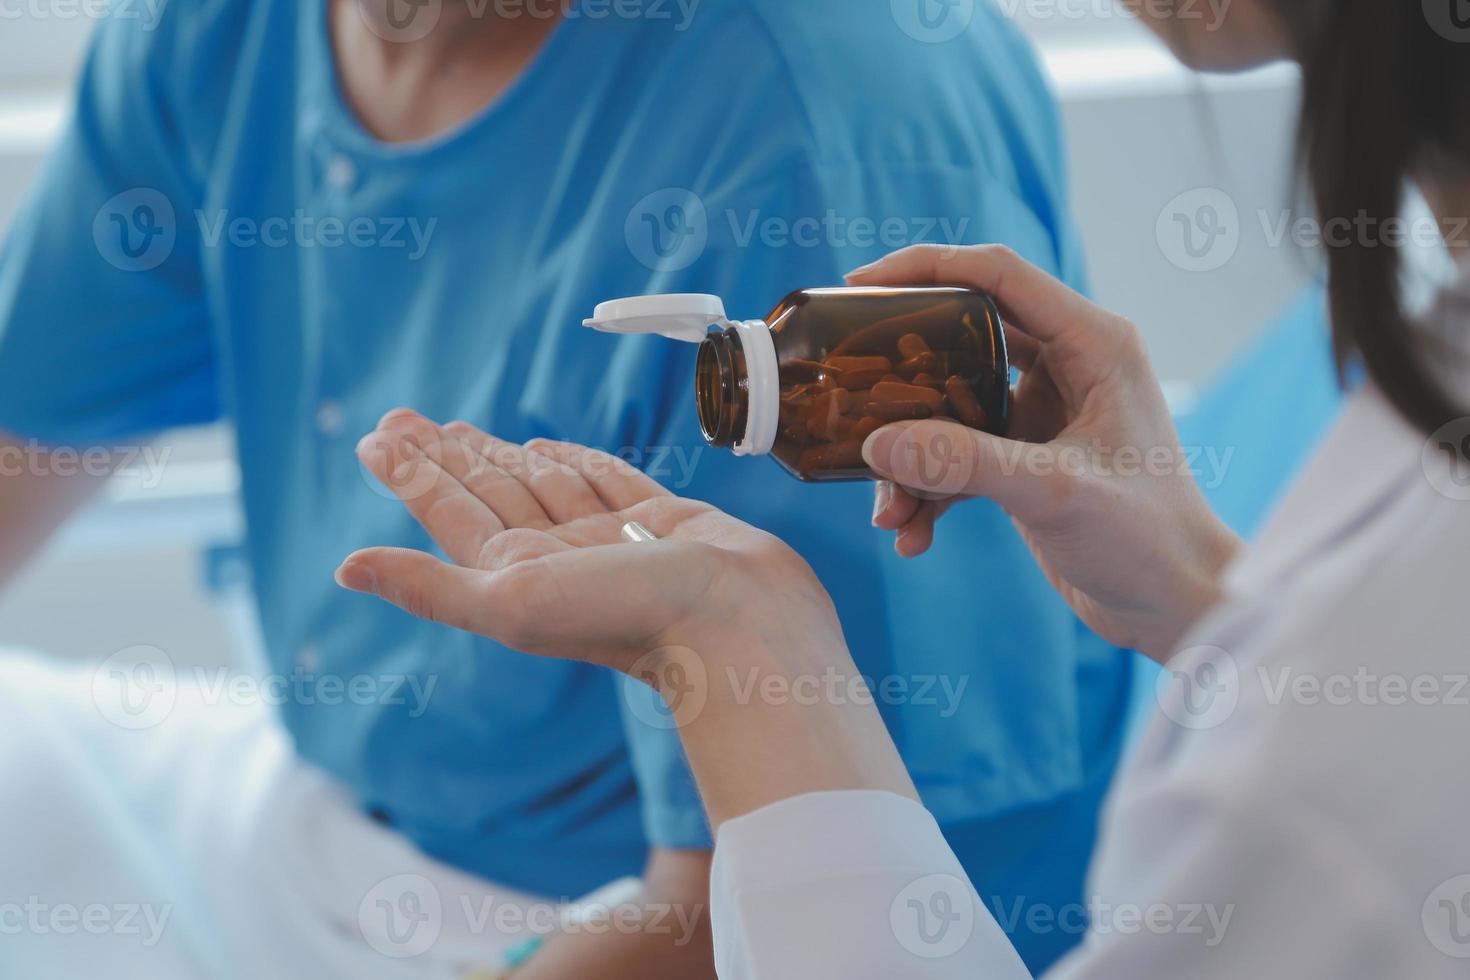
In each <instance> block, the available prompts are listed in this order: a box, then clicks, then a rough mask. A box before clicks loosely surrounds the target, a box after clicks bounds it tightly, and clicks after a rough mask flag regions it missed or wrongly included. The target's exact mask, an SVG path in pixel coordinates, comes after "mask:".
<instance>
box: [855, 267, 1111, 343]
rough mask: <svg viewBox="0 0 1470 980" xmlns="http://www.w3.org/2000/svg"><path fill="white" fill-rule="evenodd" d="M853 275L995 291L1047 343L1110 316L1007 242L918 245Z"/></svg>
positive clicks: (864, 281) (861, 281)
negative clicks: (1033, 263)
mask: <svg viewBox="0 0 1470 980" xmlns="http://www.w3.org/2000/svg"><path fill="white" fill-rule="evenodd" d="M847 278H848V282H850V283H852V284H854V285H884V286H910V285H946V286H973V287H974V288H976V289H980V290H983V291H984V292H986V293H989V294H990V295H991V296H992V297H993V298H994V299H995V301H996V303H997V304H999V306H1000V307H1001V310H1002V311H1003V312H1005V314H1006V316H1007V318H1008V319H1010V320H1011V321H1012V322H1013V325H1014V326H1015V327H1017V328H1019V329H1020V330H1022V331H1024V332H1025V333H1028V334H1030V335H1031V336H1032V337H1035V338H1037V339H1038V340H1043V341H1046V340H1055V339H1057V338H1058V337H1061V336H1063V335H1065V334H1066V333H1067V332H1068V331H1071V330H1074V329H1076V327H1077V325H1078V324H1082V323H1087V322H1089V321H1094V320H1096V319H1098V318H1099V317H1105V316H1107V314H1105V313H1104V312H1103V311H1102V310H1101V309H1099V308H1098V307H1096V306H1094V305H1093V304H1092V303H1090V302H1089V301H1088V300H1087V299H1086V298H1084V297H1083V296H1082V295H1081V294H1080V293H1078V292H1076V291H1075V290H1073V289H1072V288H1070V287H1069V286H1067V285H1066V284H1065V283H1063V282H1061V281H1059V280H1058V279H1056V278H1054V277H1053V276H1050V275H1048V274H1047V273H1045V272H1043V271H1041V270H1040V269H1038V268H1037V267H1036V266H1034V265H1032V264H1031V263H1029V262H1027V261H1026V260H1025V259H1023V258H1021V257H1020V256H1019V255H1017V254H1016V253H1015V252H1013V251H1011V250H1010V249H1008V248H1006V247H1005V246H1002V245H975V246H969V247H965V248H957V247H955V246H951V245H914V246H911V247H909V248H905V249H902V250H900V251H897V252H894V253H893V254H891V255H888V256H886V257H884V258H881V259H879V260H878V261H877V262H874V263H873V264H872V265H867V266H863V267H862V268H861V269H856V270H854V271H853V272H851V273H849V274H848V277H847Z"/></svg>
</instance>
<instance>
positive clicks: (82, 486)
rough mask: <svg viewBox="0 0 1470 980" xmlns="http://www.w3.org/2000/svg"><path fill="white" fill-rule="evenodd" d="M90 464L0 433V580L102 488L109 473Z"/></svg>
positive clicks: (1, 582)
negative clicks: (62, 457) (66, 459)
mask: <svg viewBox="0 0 1470 980" xmlns="http://www.w3.org/2000/svg"><path fill="white" fill-rule="evenodd" d="M110 468H111V467H110V466H109V467H107V469H109V470H110ZM86 470H87V468H85V467H81V466H78V465H77V464H76V462H75V459H73V461H72V462H71V463H68V464H67V465H66V466H62V465H61V464H60V462H59V461H56V465H53V460H52V453H51V451H49V450H38V449H36V448H35V447H33V446H29V445H27V444H26V443H24V442H23V441H22V440H19V439H17V438H14V437H11V436H7V435H5V434H3V433H0V586H3V585H4V584H5V583H6V582H7V581H8V580H9V579H11V578H13V577H14V576H15V575H16V574H17V573H19V572H20V570H21V569H22V568H23V567H24V566H25V564H26V562H28V561H29V560H30V559H31V558H32V557H34V556H35V554H36V552H38V551H40V550H41V547H42V546H43V545H44V544H45V543H46V541H47V540H49V539H50V537H51V535H52V534H53V533H54V532H55V531H56V529H57V528H58V527H60V526H61V525H62V523H63V522H65V520H66V519H67V518H68V517H70V516H71V515H72V514H73V513H75V512H76V511H77V510H78V509H79V508H80V507H81V506H82V505H83V504H84V503H85V502H86V501H87V500H88V499H89V498H91V497H92V496H93V495H94V494H95V493H96V492H97V491H98V490H99V489H100V488H101V486H102V484H103V483H104V482H105V480H106V477H105V476H103V475H99V474H96V473H90V472H87V471H86Z"/></svg>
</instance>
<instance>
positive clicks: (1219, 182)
mask: <svg viewBox="0 0 1470 980" xmlns="http://www.w3.org/2000/svg"><path fill="white" fill-rule="evenodd" d="M303 2H309V0H303ZM997 2H999V3H1001V4H1002V9H1006V10H1011V11H1015V12H1016V16H1017V17H1018V18H1019V19H1020V20H1021V21H1022V22H1023V24H1024V26H1025V27H1026V29H1027V30H1028V31H1029V32H1031V33H1032V35H1033V36H1034V37H1036V38H1037V39H1038V41H1039V43H1040V44H1041V46H1042V49H1043V53H1044V57H1045V60H1046V63H1047V66H1048V68H1049V70H1050V71H1051V73H1052V75H1053V77H1054V79H1055V84H1056V87H1057V90H1058V94H1059V96H1060V97H1061V99H1062V103H1063V108H1064V116H1065V120H1066V126H1067V131H1068V136H1069V139H1070V147H1071V150H1070V152H1071V174H1072V185H1073V202H1074V206H1075V208H1076V211H1077V214H1078V217H1079V220H1080V222H1081V225H1082V229H1083V233H1084V237H1085V241H1086V245H1087V251H1088V255H1089V259H1090V261H1091V265H1092V271H1093V278H1094V284H1095V292H1096V294H1097V296H1098V298H1099V299H1100V301H1101V302H1103V303H1104V304H1106V305H1109V306H1111V307H1113V308H1115V309H1118V310H1120V311H1122V312H1124V313H1126V314H1127V315H1129V316H1131V317H1133V318H1134V319H1135V320H1136V321H1137V322H1138V323H1139V324H1140V326H1142V327H1143V329H1144V331H1145V333H1146V335H1147V337H1148V340H1149V343H1150V346H1151V348H1152V351H1153V354H1154V356H1155V358H1156V361H1157V364H1158V366H1159V369H1160V372H1161V374H1162V375H1163V376H1164V377H1165V378H1166V379H1167V380H1170V381H1172V382H1174V385H1173V390H1175V391H1181V392H1183V391H1187V390H1188V388H1189V386H1191V385H1193V384H1195V383H1197V382H1199V381H1201V380H1202V379H1204V378H1206V377H1207V376H1208V375H1209V374H1210V373H1211V372H1212V371H1213V370H1214V369H1216V368H1217V367H1218V366H1219V365H1220V364H1221V362H1222V359H1223V358H1225V357H1226V356H1227V355H1228V354H1229V353H1230V352H1232V351H1233V350H1234V349H1235V348H1236V347H1237V346H1238V345H1239V344H1240V343H1241V342H1242V341H1243V340H1244V339H1245V337H1246V335H1247V334H1248V332H1249V330H1250V328H1252V327H1254V326H1258V325H1260V324H1261V323H1262V322H1264V320H1265V319H1266V318H1267V317H1269V316H1270V315H1271V314H1272V313H1273V312H1275V311H1276V310H1278V309H1280V308H1281V307H1282V306H1283V305H1284V304H1285V302H1286V301H1287V300H1288V299H1289V298H1290V297H1291V296H1292V295H1293V294H1294V293H1295V292H1296V290H1298V289H1299V288H1300V287H1301V285H1302V283H1303V281H1304V267H1303V266H1302V264H1301V263H1300V262H1297V261H1295V260H1293V259H1292V257H1290V256H1289V255H1285V254H1283V253H1282V250H1281V249H1279V248H1278V249H1272V248H1271V247H1270V246H1269V245H1268V243H1267V242H1266V240H1265V237H1264V236H1263V235H1262V234H1261V233H1260V230H1259V227H1258V226H1257V224H1256V221H1255V217H1254V212H1255V211H1257V210H1259V209H1266V210H1274V209H1278V208H1280V207H1281V206H1283V204H1285V203H1286V202H1287V200H1288V183H1287V181H1286V179H1285V178H1286V174H1287V167H1288V163H1289V160H1290V132H1291V120H1292V114H1293V111H1294V98H1295V84H1294V78H1293V76H1292V74H1291V73H1290V72H1284V71H1272V72H1267V73H1265V74H1261V75H1255V76H1250V77H1246V78H1243V79H1237V80H1231V81H1227V82H1213V83H1211V84H1209V85H1208V86H1205V85H1202V84H1201V83H1200V82H1199V81H1198V80H1197V79H1194V78H1193V77H1191V76H1189V75H1188V74H1186V73H1184V72H1183V71H1181V70H1179V69H1178V68H1176V67H1174V66H1173V65H1172V62H1171V61H1170V60H1169V59H1168V58H1167V56H1166V55H1165V54H1163V53H1162V52H1161V50H1160V49H1159V47H1158V46H1157V45H1156V44H1154V43H1153V42H1152V41H1151V40H1150V39H1149V38H1147V37H1146V36H1145V35H1144V34H1143V32H1142V31H1141V29H1140V28H1138V26H1137V25H1136V24H1134V23H1132V22H1130V21H1128V20H1127V19H1124V18H1121V17H1118V16H1104V15H1103V14H1102V13H1100V12H1099V11H1103V10H1106V9H1107V8H1103V7H1100V6H1099V3H1100V2H1101V0H1073V2H1072V3H1071V4H1070V6H1069V5H1068V3H1067V2H1066V0H1037V2H1027V0H997ZM58 6H60V5H58ZM1048 11H1050V12H1048ZM1078 11H1091V13H1089V14H1088V15H1087V16H1077V15H1076V14H1077V12H1078ZM87 28H88V24H87V23H86V22H85V21H82V20H65V19H57V18H52V19H44V20H35V19H29V20H9V21H4V22H0V227H3V224H4V222H5V220H6V219H7V217H8V216H9V215H10V214H11V213H12V212H13V209H14V207H15V206H16V203H17V202H18V200H19V199H20V197H21V196H22V194H23V193H24V188H25V187H26V185H27V184H28V182H29V181H30V180H31V179H32V178H33V177H34V175H35V173H36V172H37V169H38V167H39V160H40V155H41V153H42V152H43V150H44V147H45V145H46V143H47V141H48V139H49V137H50V134H51V133H52V132H54V129H55V126H56V125H57V124H58V121H59V118H60V115H61V112H62V107H63V106H64V103H65V98H64V91H65V85H66V81H67V79H68V78H69V77H70V75H71V73H72V71H73V70H74V66H75V63H76V58H77V56H78V54H79V53H80V51H81V48H82V45H83V44H84V42H85V37H86V31H87ZM1198 188H1222V189H1224V190H1226V192H1227V193H1228V194H1229V196H1230V197H1231V198H1232V199H1233V200H1234V201H1235V202H1237V203H1238V205H1239V208H1240V211H1241V215H1242V223H1241V228H1240V244H1239V248H1238V251H1236V253H1235V254H1234V257H1233V258H1232V259H1231V260H1230V261H1229V263H1227V264H1226V265H1225V266H1224V267H1223V268H1221V269H1219V270H1216V271H1212V272H1210V273H1208V274H1203V273H1198V272H1190V271H1187V270H1185V269H1182V268H1180V267H1179V266H1178V265H1177V264H1175V263H1174V262H1171V260H1170V252H1171V249H1169V248H1165V247H1161V244H1160V241H1159V237H1158V235H1157V234H1156V226H1157V224H1158V219H1159V216H1160V214H1161V212H1162V211H1163V209H1164V207H1165V205H1166V204H1168V203H1169V202H1170V201H1171V199H1173V198H1175V197H1176V196H1177V195H1179V194H1180V193H1181V192H1186V191H1191V190H1195V189H1198ZM169 443H170V445H172V446H175V447H177V448H178V449H179V452H180V455H178V456H176V457H175V460H176V464H177V465H171V466H170V467H169V469H168V481H169V484H168V488H167V490H166V491H163V492H158V491H155V492H152V493H150V494H148V495H142V496H140V495H138V494H136V493H132V494H130V492H129V490H128V488H126V487H119V488H118V489H117V490H116V492H115V493H114V494H113V495H112V496H111V498H110V499H109V501H108V503H107V504H106V505H105V506H103V507H100V508H98V509H96V510H94V511H93V512H91V513H89V514H88V515H86V516H85V517H83V518H81V519H79V522H78V523H76V524H74V525H73V526H72V527H70V528H69V529H68V531H67V533H66V534H65V535H64V536H63V538H62V540H61V541H60V542H58V544H57V545H56V546H55V547H54V548H53V549H52V550H51V551H50V552H49V553H48V554H47V555H46V556H45V557H44V558H43V559H42V560H41V561H40V562H39V563H38V564H37V565H36V566H35V567H34V568H33V569H32V570H31V571H30V572H28V573H27V575H26V576H24V577H23V579H22V580H21V581H20V582H19V583H17V584H16V585H15V586H14V587H13V588H11V589H9V590H8V591H7V592H6V593H5V594H4V598H3V601H0V645H4V644H7V643H30V644H34V645H40V646H45V647H47V648H48V649H50V650H52V651H55V652H59V653H65V654H68V655H72V656H78V657H86V658H101V657H105V656H107V655H109V654H111V653H112V652H114V651H115V650H117V649H120V648H123V647H127V646H132V645H135V644H140V643H147V644H152V645H156V646H160V647H162V648H163V649H165V650H166V651H167V652H168V653H169V654H170V656H172V657H173V658H174V659H175V660H176V661H177V662H180V663H185V662H189V661H192V660H202V661H208V662H212V661H217V660H220V659H223V658H225V657H227V656H228V653H227V652H226V651H227V649H228V645H229V642H230V641H229V638H230V635H231V634H232V633H233V632H236V631H238V627H239V622H238V619H237V616H238V610H237V609H234V608H225V609H221V607H220V606H219V605H218V604H217V603H216V602H215V601H214V600H213V598H212V597H211V596H210V594H209V592H208V591H207V590H206V588H205V587H204V585H203V576H202V569H203V567H204V564H205V560H204V558H203V557H202V556H201V551H200V549H201V548H202V547H205V546H207V545H209V544H212V543H216V542H221V541H227V540H229V539H230V538H232V537H234V536H235V535H236V534H237V533H238V529H239V524H238V521H239V519H238V515H237V513H236V511H235V509H234V506H233V487H234V483H235V474H234V473H233V470H232V467H231V464H230V463H229V461H228V450H227V446H228V436H227V434H226V433H222V432H220V433H204V434H200V435H193V436H189V437H186V438H183V439H177V438H172V437H171V438H170V439H169Z"/></svg>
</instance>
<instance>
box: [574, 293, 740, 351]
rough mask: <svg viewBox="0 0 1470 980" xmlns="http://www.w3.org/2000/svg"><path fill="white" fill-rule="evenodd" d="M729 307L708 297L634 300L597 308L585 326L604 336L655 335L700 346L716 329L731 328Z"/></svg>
mask: <svg viewBox="0 0 1470 980" xmlns="http://www.w3.org/2000/svg"><path fill="white" fill-rule="evenodd" d="M729 325H730V321H729V318H728V317H726V316H725V303H724V301H723V300H721V299H720V298H719V297H718V296H708V295H705V294H704V293H670V294H668V295H666V296H632V297H629V298H628V299H613V300H608V301H607V302H606V303H599V304H597V309H596V310H595V311H593V314H592V319H590V320H583V321H582V326H584V327H591V328H592V329H593V330H601V331H602V332H603V333H654V334H658V335H659V336H661V337H668V338H669V339H670V340H683V341H687V342H688V343H691V344H697V343H699V342H700V341H702V340H704V338H705V337H706V336H708V335H709V328H710V327H713V326H729Z"/></svg>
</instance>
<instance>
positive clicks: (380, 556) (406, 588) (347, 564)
mask: <svg viewBox="0 0 1470 980" xmlns="http://www.w3.org/2000/svg"><path fill="white" fill-rule="evenodd" d="M489 574H490V573H487V572H483V571H478V570H475V569H470V568H464V567H462V566H459V565H450V564H448V563H446V562H442V561H440V560H439V559H438V558H435V557H434V556H433V555H430V554H426V553H424V552H422V551H413V550H411V549H407V548H368V549H366V550H364V551H358V552H355V553H354V554H351V555H348V556H347V560H346V561H344V562H343V563H342V565H341V567H339V568H338V569H337V573H336V575H335V578H336V580H337V584H338V585H340V586H342V587H343V588H344V589H351V590H352V591H354V592H365V593H368V594H370V595H375V596H378V597H379V598H381V599H385V600H387V601H388V602H391V603H392V604H393V605H395V606H397V607H399V608H400V609H403V610H405V611H407V612H408V613H410V614H411V615H414V616H417V617H419V618H420V619H429V620H433V621H434V622H436V623H443V624H444V625H446V626H453V627H455V628H456V629H462V630H472V631H476V632H478V631H479V629H480V627H481V625H482V621H483V620H484V618H485V613H486V609H485V606H486V603H485V593H486V582H487V580H488V577H489Z"/></svg>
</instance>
